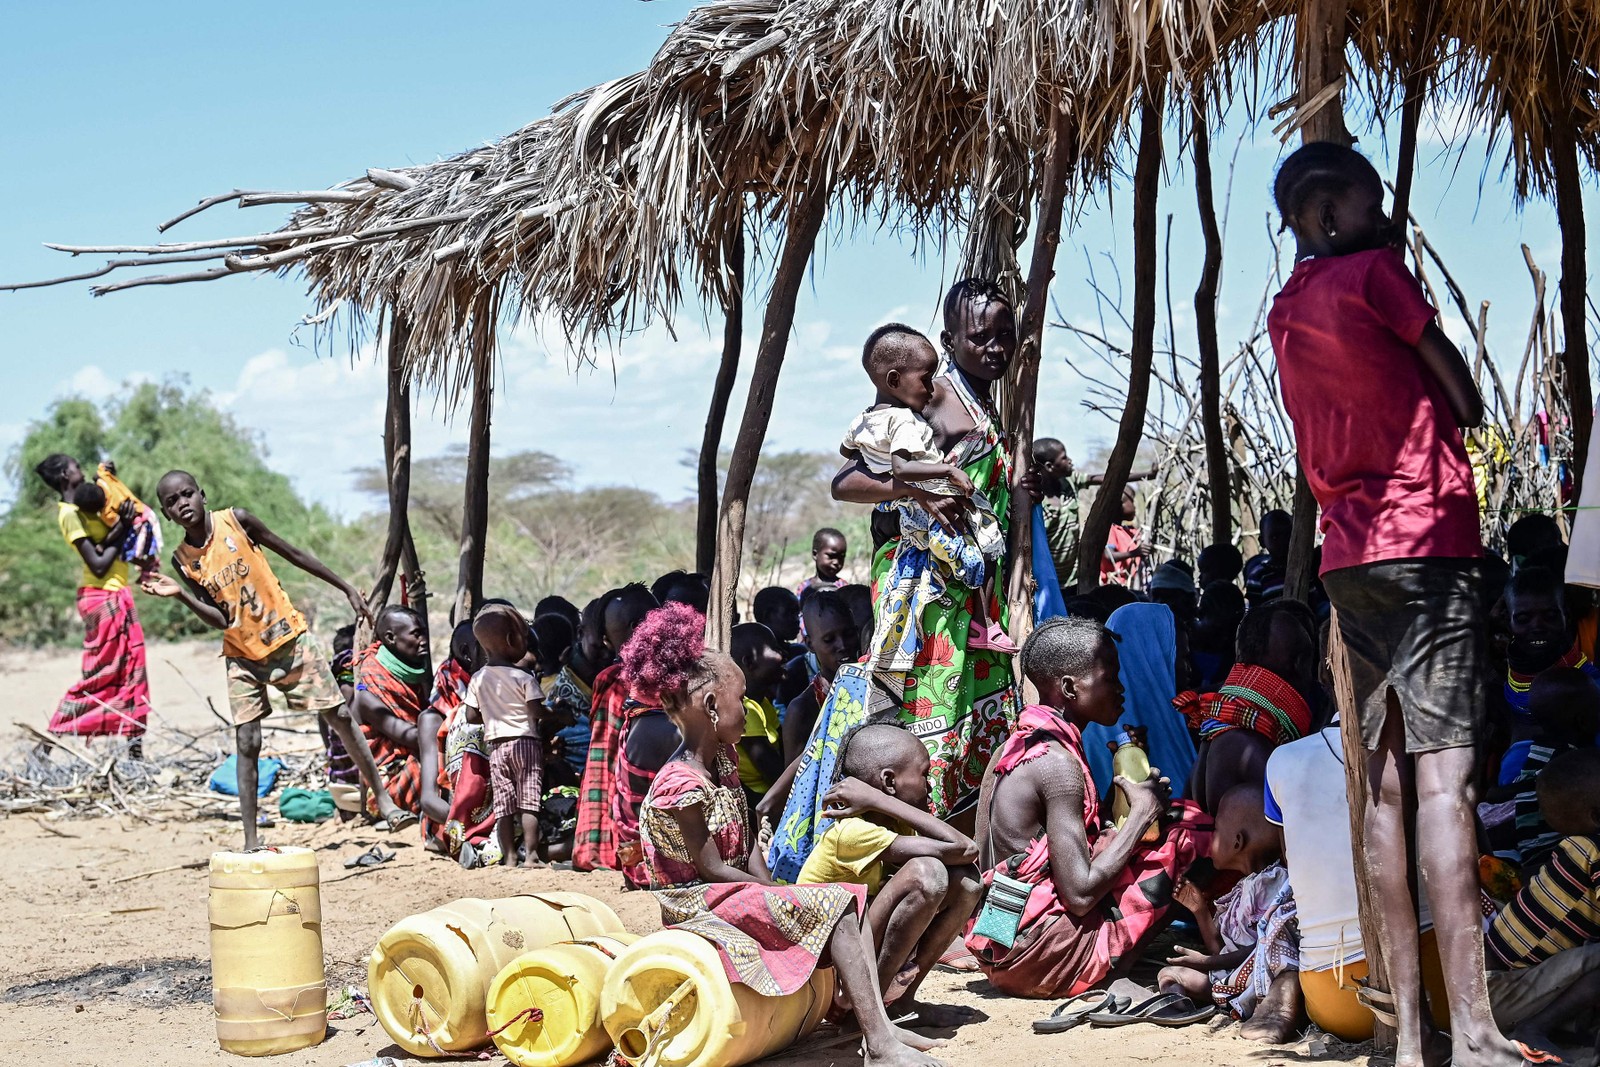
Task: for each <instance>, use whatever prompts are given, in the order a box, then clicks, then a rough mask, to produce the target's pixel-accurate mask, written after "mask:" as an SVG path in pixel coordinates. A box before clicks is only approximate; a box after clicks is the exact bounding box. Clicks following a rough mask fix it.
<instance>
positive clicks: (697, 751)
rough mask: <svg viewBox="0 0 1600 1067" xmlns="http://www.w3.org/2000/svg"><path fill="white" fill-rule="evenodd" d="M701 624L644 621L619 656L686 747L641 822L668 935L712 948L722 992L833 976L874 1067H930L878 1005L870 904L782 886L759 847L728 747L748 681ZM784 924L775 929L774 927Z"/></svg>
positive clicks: (841, 888)
mask: <svg viewBox="0 0 1600 1067" xmlns="http://www.w3.org/2000/svg"><path fill="white" fill-rule="evenodd" d="M704 632H705V619H704V618H703V617H702V616H701V615H700V614H699V613H698V612H696V611H695V610H694V609H693V608H690V607H688V606H687V605H684V604H667V605H666V606H664V607H661V608H658V609H657V610H655V611H653V612H651V613H650V614H649V615H648V616H646V618H645V620H644V622H643V623H641V624H640V626H639V628H638V629H637V630H636V631H635V632H634V634H633V637H632V638H631V639H630V640H629V641H628V643H627V644H626V645H624V646H623V649H622V668H623V671H624V673H625V675H626V677H627V680H628V683H629V685H630V686H632V688H633V691H634V693H635V695H636V696H637V697H638V698H639V699H640V700H646V701H652V702H659V704H660V706H661V707H662V708H664V709H665V710H666V712H667V714H668V716H670V717H671V719H672V721H673V723H674V724H675V725H676V726H677V727H678V732H679V733H680V734H681V735H682V736H683V748H682V749H681V750H680V751H679V752H678V754H677V755H676V756H674V757H673V758H672V759H671V760H669V761H668V762H667V764H666V766H665V767H663V768H662V769H661V771H660V773H659V774H657V775H656V778H655V781H654V782H653V783H652V784H651V786H650V792H649V794H648V795H647V796H646V798H645V802H644V806H643V808H642V809H641V811H640V813H639V830H640V845H641V848H642V851H643V855H644V866H645V869H646V871H647V873H648V875H649V880H650V888H651V890H653V891H654V892H655V895H656V899H657V901H659V902H660V904H661V921H662V922H663V923H664V924H666V925H668V926H673V927H676V928H677V929H680V930H688V931H689V932H691V933H694V934H698V935H699V936H701V937H704V938H705V939H706V940H707V941H710V942H711V943H712V944H713V945H715V946H716V947H717V951H718V953H719V954H720V955H721V956H722V965H723V967H724V968H725V970H726V972H727V975H728V980H729V981H731V982H743V983H744V984H745V985H747V986H749V987H750V988H751V989H754V990H755V991H756V992H758V993H760V994H762V995H763V996H781V995H784V994H788V993H792V992H794V991H795V990H797V989H799V988H800V987H802V986H803V985H805V984H806V983H807V982H808V981H809V980H810V978H811V975H812V972H813V971H815V970H816V968H817V967H819V966H832V967H834V968H835V969H836V970H837V972H838V977H839V986H840V988H841V992H842V994H843V996H842V998H841V999H844V1000H847V1001H848V1002H849V1004H850V1005H851V1006H852V1007H853V1008H854V1010H855V1013H856V1017H857V1019H858V1020H859V1022H860V1025H861V1031H862V1035H863V1037H864V1040H865V1046H866V1048H865V1054H866V1062H867V1064H869V1065H895V1067H935V1065H938V1064H939V1062H940V1061H938V1060H936V1059H934V1058H933V1057H931V1056H928V1055H927V1054H926V1050H928V1049H931V1048H934V1047H936V1046H938V1045H940V1044H942V1042H940V1041H937V1040H933V1039H930V1038H925V1037H922V1036H920V1035H918V1034H914V1033H912V1032H910V1031H908V1030H902V1029H900V1028H899V1027H896V1026H894V1025H893V1024H891V1023H890V1022H889V1015H888V1013H887V1012H886V1011H885V1010H884V1007H883V998H882V997H881V996H879V994H878V981H877V973H876V970H875V967H876V964H875V962H874V961H875V959H876V955H875V953H874V950H873V946H872V933H871V931H870V929H868V928H867V926H866V924H865V921H864V920H865V915H866V890H865V889H864V888H863V887H862V886H852V885H805V886H775V885H772V884H771V881H770V879H769V876H768V872H767V865H766V859H765V853H766V844H767V842H766V840H765V838H766V837H767V833H766V832H765V831H763V833H762V834H761V835H760V838H761V839H760V840H757V841H754V842H752V841H751V840H750V837H751V834H750V832H749V825H750V823H749V811H748V809H747V808H746V806H745V796H744V789H743V788H742V787H741V786H740V784H739V772H738V767H737V764H736V762H735V759H734V746H735V745H737V744H738V742H739V739H740V737H741V736H742V735H743V734H744V703H743V702H744V674H743V672H741V671H740V670H739V667H738V665H737V664H736V663H734V661H733V660H732V659H731V658H730V657H729V656H727V655H726V654H725V653H722V652H716V651H711V650H708V649H707V648H706V647H705V641H704V638H703V634H704ZM780 917H781V918H780Z"/></svg>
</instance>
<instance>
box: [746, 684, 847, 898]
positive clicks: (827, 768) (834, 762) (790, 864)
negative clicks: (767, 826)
mask: <svg viewBox="0 0 1600 1067" xmlns="http://www.w3.org/2000/svg"><path fill="white" fill-rule="evenodd" d="M871 684H872V683H871V675H870V674H869V673H868V670H867V667H866V666H865V665H863V664H859V663H847V664H845V665H844V666H842V667H840V668H839V673H838V674H837V675H835V676H834V679H833V689H832V690H831V691H830V692H829V693H828V699H827V700H826V701H825V702H824V703H823V705H822V711H821V712H819V713H818V715H817V725H816V726H815V727H814V728H813V729H812V732H811V741H810V742H808V743H807V745H806V751H805V753H804V754H802V755H801V757H800V767H799V769H798V770H797V771H795V775H794V785H793V786H792V787H790V789H789V802H788V803H787V804H786V805H784V808H783V818H781V819H780V820H778V825H777V827H776V828H774V830H773V834H772V847H771V848H769V849H768V850H767V868H768V869H769V870H770V871H771V872H772V877H773V878H775V879H777V880H778V881H780V882H788V883H791V884H792V883H793V882H794V881H795V880H796V879H797V878H799V877H800V868H801V867H804V866H805V863H806V858H807V857H808V856H810V855H811V849H812V848H813V847H814V846H815V845H816V842H817V838H819V837H821V836H822V833H823V831H825V830H826V829H827V828H828V825H829V824H830V823H831V822H832V820H831V819H828V818H826V817H824V816H823V814H822V798H823V797H824V796H825V795H827V792H828V789H829V788H830V787H831V786H832V785H833V779H834V775H835V773H836V770H837V768H838V763H839V742H840V741H842V740H843V739H844V735H845V734H846V733H847V732H849V730H850V728H851V727H852V726H855V725H856V724H857V723H860V722H863V721H865V720H866V717H867V690H868V687H869V686H870V685H871ZM819 738H820V739H821V740H822V744H821V746H820V747H819V746H818V745H817V744H816V741H817V740H818V739H819Z"/></svg>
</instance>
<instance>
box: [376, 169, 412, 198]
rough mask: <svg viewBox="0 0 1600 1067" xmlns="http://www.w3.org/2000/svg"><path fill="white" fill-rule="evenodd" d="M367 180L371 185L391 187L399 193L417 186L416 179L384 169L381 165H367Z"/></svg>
mask: <svg viewBox="0 0 1600 1067" xmlns="http://www.w3.org/2000/svg"><path fill="white" fill-rule="evenodd" d="M367 181H369V182H371V183H372V184H373V185H381V186H383V187H384V188H385V189H393V190H395V191H396V192H399V193H403V192H405V191H406V190H408V189H415V188H416V187H417V179H415V178H412V177H408V176H407V175H404V174H401V173H399V172H398V171H392V170H384V169H383V168H382V167H368V168H367Z"/></svg>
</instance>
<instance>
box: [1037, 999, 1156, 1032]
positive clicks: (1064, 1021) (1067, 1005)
mask: <svg viewBox="0 0 1600 1067" xmlns="http://www.w3.org/2000/svg"><path fill="white" fill-rule="evenodd" d="M1131 1003H1133V1002H1132V1001H1130V1000H1129V999H1128V998H1127V997H1119V996H1114V995H1113V994H1111V993H1108V992H1106V991H1105V990H1103V989H1093V990H1090V991H1089V992H1087V993H1080V994H1079V995H1077V996H1075V997H1073V998H1071V999H1070V1000H1065V1001H1062V1002H1061V1004H1060V1005H1059V1006H1058V1007H1057V1008H1056V1010H1055V1011H1053V1012H1051V1013H1050V1014H1049V1015H1048V1016H1047V1017H1046V1018H1043V1019H1035V1020H1033V1032H1034V1033H1036V1034H1064V1033H1066V1032H1067V1031H1068V1030H1071V1029H1072V1028H1073V1027H1075V1026H1082V1025H1083V1023H1084V1021H1085V1020H1087V1019H1088V1018H1089V1016H1090V1015H1093V1014H1096V1013H1104V1014H1107V1015H1115V1014H1117V1013H1118V1012H1123V1011H1127V1010H1128V1005H1129V1004H1131ZM1074 1005H1077V1007H1076V1010H1073V1006H1074Z"/></svg>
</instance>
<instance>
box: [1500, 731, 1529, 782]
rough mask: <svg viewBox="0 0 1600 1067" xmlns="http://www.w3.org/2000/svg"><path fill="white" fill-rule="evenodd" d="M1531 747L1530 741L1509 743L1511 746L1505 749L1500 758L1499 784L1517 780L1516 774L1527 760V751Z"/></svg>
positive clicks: (1519, 772)
mask: <svg viewBox="0 0 1600 1067" xmlns="http://www.w3.org/2000/svg"><path fill="white" fill-rule="evenodd" d="M1532 749H1533V742H1532V741H1513V742H1512V743H1511V747H1510V748H1508V749H1506V754H1505V755H1504V756H1503V757H1501V759H1500V778H1499V784H1501V785H1510V784H1511V783H1512V782H1515V781H1516V780H1517V775H1519V774H1521V773H1522V767H1523V765H1524V764H1526V763H1527V762H1528V753H1529V752H1530V751H1532Z"/></svg>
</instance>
